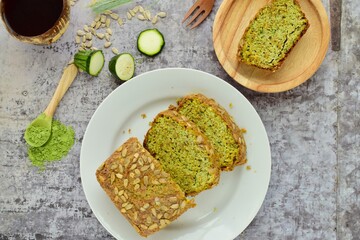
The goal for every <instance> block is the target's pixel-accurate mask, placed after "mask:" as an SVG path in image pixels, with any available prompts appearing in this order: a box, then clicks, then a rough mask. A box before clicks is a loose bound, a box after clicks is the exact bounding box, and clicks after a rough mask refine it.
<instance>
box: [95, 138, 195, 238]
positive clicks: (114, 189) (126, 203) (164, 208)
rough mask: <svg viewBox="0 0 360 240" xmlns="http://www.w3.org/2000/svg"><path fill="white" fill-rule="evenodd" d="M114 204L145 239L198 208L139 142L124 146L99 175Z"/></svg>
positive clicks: (101, 168)
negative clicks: (195, 207)
mask: <svg viewBox="0 0 360 240" xmlns="http://www.w3.org/2000/svg"><path fill="white" fill-rule="evenodd" d="M96 178H97V180H98V182H99V183H100V185H101V187H102V188H103V189H104V191H105V192H106V193H107V195H108V196H109V197H110V199H111V201H112V202H113V203H114V204H115V206H116V207H117V208H118V209H119V211H120V212H121V213H122V214H123V215H124V216H125V218H126V219H127V220H128V221H129V222H130V223H131V225H132V226H133V227H134V228H135V230H136V231H137V232H138V233H139V234H140V235H142V236H144V237H146V236H148V235H150V234H152V233H154V232H156V231H158V230H160V229H162V228H164V227H165V226H167V225H168V224H170V222H172V221H174V220H175V219H176V218H178V217H179V216H180V215H181V214H182V213H184V212H185V211H186V210H187V209H189V208H192V207H194V206H195V203H194V201H193V200H188V199H187V198H186V197H185V194H184V192H183V191H182V190H181V189H180V187H179V185H178V184H176V183H175V182H174V181H173V180H172V179H171V177H170V175H169V174H168V173H166V172H165V171H164V170H163V168H162V167H161V165H160V163H159V162H158V161H157V160H156V159H154V158H153V157H152V156H151V155H150V153H149V152H148V151H146V150H145V149H144V148H143V146H142V145H141V143H140V142H139V141H138V140H137V139H136V138H130V139H129V140H128V141H126V142H125V143H124V144H123V145H121V146H120V147H119V148H118V149H117V150H116V151H115V152H114V153H113V154H112V155H111V156H110V157H109V158H108V159H107V160H106V161H105V162H104V163H103V164H102V165H101V166H100V167H99V168H98V169H97V171H96Z"/></svg>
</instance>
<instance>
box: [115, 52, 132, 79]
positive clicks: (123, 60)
mask: <svg viewBox="0 0 360 240" xmlns="http://www.w3.org/2000/svg"><path fill="white" fill-rule="evenodd" d="M109 71H110V72H111V74H112V75H114V76H115V77H116V78H118V79H120V80H123V81H127V80H129V79H131V78H132V77H133V76H134V72H135V61H134V58H133V56H132V55H131V54H130V53H121V54H119V55H116V56H114V57H113V58H111V60H110V62H109Z"/></svg>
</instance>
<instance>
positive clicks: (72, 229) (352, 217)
mask: <svg viewBox="0 0 360 240" xmlns="http://www.w3.org/2000/svg"><path fill="white" fill-rule="evenodd" d="M192 2H193V1H191V0H185V1H150V0H144V1H134V2H133V3H132V4H131V5H129V6H134V5H135V4H136V3H141V4H142V5H144V6H147V7H149V8H150V9H151V10H152V11H153V12H157V11H160V10H161V11H166V12H167V13H168V17H167V18H165V19H162V20H161V21H160V22H159V23H158V24H157V27H158V28H159V29H161V31H163V33H164V34H165V35H166V39H167V42H166V47H165V49H164V51H163V53H162V54H161V55H159V56H158V57H156V58H154V59H150V58H144V57H142V56H141V55H140V54H139V53H138V52H137V50H136V49H135V48H134V43H135V39H136V34H137V33H138V32H139V31H140V30H142V29H145V28H146V27H151V23H145V22H139V21H133V22H129V23H127V24H126V25H124V26H123V27H122V28H116V30H115V34H114V35H115V36H116V37H115V38H116V39H115V38H113V39H115V40H114V41H113V42H114V43H113V44H114V46H116V47H117V48H118V49H119V50H120V51H124V50H126V51H130V52H131V53H132V54H134V56H135V58H136V59H137V61H138V62H142V64H138V65H137V69H136V74H140V73H144V72H146V71H149V70H153V69H158V68H164V67H186V68H195V69H199V70H203V71H206V72H209V73H211V74H214V75H216V76H219V77H220V78H222V79H224V80H225V81H227V82H229V83H231V84H232V85H233V86H235V87H236V88H237V89H238V90H239V91H240V92H241V93H242V94H244V95H245V96H246V97H247V98H248V99H249V101H250V102H251V103H252V104H253V106H254V107H255V108H256V110H257V111H258V113H259V115H260V116H261V118H262V120H263V122H264V125H265V127H266V130H267V132H268V136H269V140H270V144H271V151H272V162H273V166H272V175H271V182H270V186H269V190H268V194H267V196H266V199H265V201H264V203H263V206H262V208H261V209H260V211H259V213H258V215H257V216H256V218H255V219H254V220H253V222H252V223H251V224H250V226H249V227H248V228H247V229H246V230H245V231H244V232H243V233H241V234H240V235H239V236H238V237H237V238H236V240H243V239H327V240H328V239H344V240H347V239H360V159H359V156H360V94H359V91H360V79H359V78H360V65H359V58H360V51H359V46H358V44H359V41H360V34H359V33H360V27H359V26H360V16H359V14H360V7H359V5H358V1H356V0H348V1H343V9H342V16H343V17H342V39H341V40H342V45H341V51H339V52H334V51H332V50H331V49H330V50H329V51H328V53H327V56H326V58H325V61H324V62H323V64H322V65H321V67H320V69H319V70H318V71H317V72H316V74H315V75H314V76H313V77H312V78H311V79H310V80H308V81H307V82H306V83H304V84H302V85H300V86H299V87H297V88H295V89H293V90H290V91H287V92H283V93H278V94H263V93H256V92H253V91H251V90H248V89H246V88H244V87H242V86H240V85H238V84H237V83H236V82H235V81H233V80H232V79H231V78H230V77H229V76H228V75H227V74H226V72H225V71H224V70H223V69H222V68H221V66H220V64H219V62H218V61H217V58H216V56H215V53H214V50H213V46H212V33H211V32H212V23H213V20H214V17H215V13H216V11H217V9H218V8H219V6H220V3H221V1H216V5H215V8H214V11H213V12H212V13H211V15H210V16H209V18H208V19H207V20H206V21H205V23H203V24H202V25H201V26H200V27H199V28H197V29H196V30H193V31H189V30H188V29H186V28H184V26H182V25H181V23H180V22H181V19H182V16H183V14H184V13H185V12H186V10H187V8H188V7H189V6H191V4H192ZM323 3H324V5H325V7H326V9H327V10H329V2H328V1H327V0H323ZM87 4H88V1H85V0H80V1H78V2H77V3H76V5H75V6H74V7H73V8H72V13H71V24H70V27H69V29H68V31H67V32H66V33H65V35H64V36H63V37H62V38H61V39H60V40H59V41H58V42H56V43H55V44H53V45H51V46H32V45H28V44H24V43H21V42H18V41H16V40H14V39H12V38H10V37H9V35H8V34H7V33H6V32H5V30H4V27H3V25H0V73H1V75H0V239H1V240H5V239H112V237H111V235H109V233H108V232H107V231H106V230H105V229H104V228H103V227H102V226H101V224H100V223H99V222H98V220H97V219H96V217H95V216H94V215H93V213H92V211H91V209H90V207H89V205H88V203H87V201H86V199H85V196H84V193H83V190H82V187H81V178H80V172H79V156H80V149H81V142H82V139H83V135H84V131H85V129H86V126H87V124H88V122H89V120H90V117H91V116H92V114H93V113H94V111H95V109H96V108H97V106H98V105H99V104H100V103H101V101H102V100H103V99H104V98H105V97H106V96H107V95H108V94H109V93H110V92H111V91H112V90H114V89H115V88H116V87H118V86H119V83H118V82H116V81H115V80H114V79H113V78H110V77H109V76H108V73H107V71H103V73H102V74H101V75H100V76H99V77H98V78H89V77H88V76H86V75H85V74H82V75H80V76H79V77H78V78H77V79H76V81H75V82H74V83H73V85H72V86H71V88H70V89H69V91H68V93H67V94H66V95H65V97H64V99H63V100H62V102H61V104H60V106H59V108H58V110H57V112H56V115H55V118H56V119H59V120H61V121H63V122H64V123H66V124H68V125H71V126H73V127H74V128H75V132H76V143H75V145H74V147H73V148H72V150H71V152H70V153H69V155H68V156H67V157H66V158H64V159H63V160H62V161H59V162H54V163H52V164H49V165H48V166H47V169H46V171H43V172H39V171H38V170H37V169H36V168H35V167H33V166H32V165H31V163H30V161H29V160H28V157H27V153H26V145H25V141H24V139H23V133H24V129H25V128H26V126H27V124H28V123H29V122H30V121H31V120H32V119H33V118H34V117H36V116H37V114H38V113H40V112H41V111H43V109H44V108H45V107H46V104H47V102H48V101H49V99H50V98H51V96H52V94H53V91H54V89H55V87H56V85H57V83H58V79H59V76H60V75H61V72H62V69H63V67H64V66H65V65H66V63H67V62H68V61H69V60H70V59H71V57H72V56H73V54H74V51H75V50H76V46H75V43H74V36H75V32H76V30H77V29H78V28H81V27H82V26H83V25H84V24H86V23H88V22H90V20H91V19H92V18H94V15H93V14H91V12H90V11H89V10H88V9H86V5H87ZM126 10H127V7H122V8H120V9H118V10H117V12H118V13H119V14H121V15H122V16H124V15H125V12H126ZM114 29H115V27H114ZM111 56H112V54H111V52H110V51H106V58H107V59H109V58H110V57H111Z"/></svg>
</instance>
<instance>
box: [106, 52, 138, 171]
mask: <svg viewBox="0 0 360 240" xmlns="http://www.w3.org/2000/svg"><path fill="white" fill-rule="evenodd" d="M111 51H112V52H113V53H114V54H116V55H117V54H119V50H117V48H115V47H113V48H111ZM136 170H138V169H135V173H136ZM138 171H139V170H138Z"/></svg>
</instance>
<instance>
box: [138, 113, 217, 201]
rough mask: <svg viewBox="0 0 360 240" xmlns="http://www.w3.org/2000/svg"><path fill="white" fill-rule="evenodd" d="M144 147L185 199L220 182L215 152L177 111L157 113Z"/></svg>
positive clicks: (197, 130) (203, 137) (207, 141)
mask: <svg viewBox="0 0 360 240" xmlns="http://www.w3.org/2000/svg"><path fill="white" fill-rule="evenodd" d="M144 147H145V148H146V149H147V150H148V151H149V152H150V153H151V154H152V155H153V156H154V157H155V158H156V159H157V160H159V162H160V164H161V165H162V167H163V168H164V170H165V171H166V172H168V173H169V174H170V175H171V177H172V179H174V181H175V182H176V183H177V184H179V186H180V188H181V189H182V190H183V191H184V192H185V194H186V195H196V194H198V193H199V192H201V191H203V190H206V189H209V188H211V187H213V186H214V185H216V184H217V183H218V181H219V175H220V169H219V165H218V162H217V159H216V155H215V152H214V148H213V147H212V145H211V143H210V142H209V140H208V139H207V137H206V136H205V135H204V134H203V133H202V132H201V131H200V129H199V128H198V127H197V126H196V125H195V124H194V123H193V122H191V121H189V120H188V119H187V118H186V117H185V116H182V115H180V114H179V113H177V112H176V111H172V110H166V111H163V112H161V113H159V114H158V115H157V116H156V117H155V119H154V121H153V122H152V123H151V128H150V129H149V131H148V132H147V133H146V136H145V140H144Z"/></svg>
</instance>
